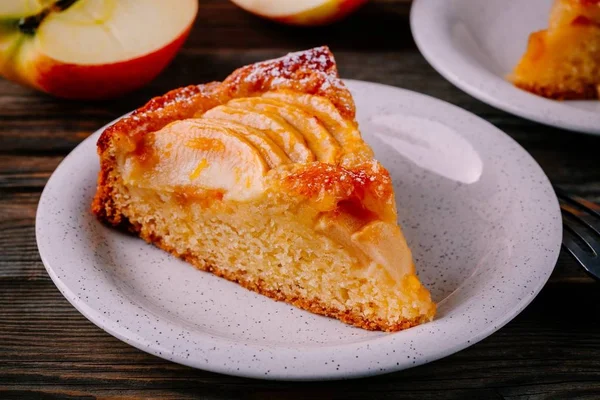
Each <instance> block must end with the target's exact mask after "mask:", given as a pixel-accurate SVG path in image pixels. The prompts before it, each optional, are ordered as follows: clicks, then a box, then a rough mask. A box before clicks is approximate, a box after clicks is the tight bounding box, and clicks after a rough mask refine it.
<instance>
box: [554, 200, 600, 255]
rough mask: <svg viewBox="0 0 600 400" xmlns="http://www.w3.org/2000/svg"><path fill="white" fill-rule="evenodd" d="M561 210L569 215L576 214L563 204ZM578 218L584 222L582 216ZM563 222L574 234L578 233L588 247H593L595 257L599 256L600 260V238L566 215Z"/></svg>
mask: <svg viewBox="0 0 600 400" xmlns="http://www.w3.org/2000/svg"><path fill="white" fill-rule="evenodd" d="M561 210H562V211H563V213H565V214H567V215H569V216H573V215H574V214H573V213H572V212H571V211H570V210H569V209H565V208H564V207H562V205H561ZM575 218H577V217H576V216H575ZM577 220H578V221H579V222H582V221H581V219H580V218H577ZM563 224H564V226H566V227H567V228H568V230H570V231H571V232H572V233H573V234H574V235H576V236H577V237H578V238H579V239H581V240H582V241H583V242H585V244H586V245H588V247H589V248H590V249H592V251H593V252H594V254H595V256H596V257H595V258H598V259H599V261H600V238H598V237H594V236H592V234H591V233H590V232H588V231H587V230H586V229H584V228H583V227H582V226H581V225H579V224H577V223H575V222H573V221H572V220H570V219H569V218H565V216H563ZM585 225H587V224H585Z"/></svg>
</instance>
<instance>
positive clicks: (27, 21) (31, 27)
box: [18, 0, 77, 35]
mask: <svg viewBox="0 0 600 400" xmlns="http://www.w3.org/2000/svg"><path fill="white" fill-rule="evenodd" d="M76 2H77V0H57V1H55V2H54V4H52V5H51V6H50V7H46V8H45V9H43V10H42V11H41V12H40V13H39V14H36V15H31V16H29V17H25V18H21V19H20V20H19V25H18V26H19V30H20V31H21V32H23V33H25V34H26V35H33V34H34V33H35V31H36V29H37V28H38V27H39V26H40V24H41V23H42V21H43V20H44V18H46V17H47V16H48V14H50V12H51V11H64V10H66V9H67V8H69V7H71V6H72V5H73V4H75V3H76Z"/></svg>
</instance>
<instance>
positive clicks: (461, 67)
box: [410, 0, 600, 135]
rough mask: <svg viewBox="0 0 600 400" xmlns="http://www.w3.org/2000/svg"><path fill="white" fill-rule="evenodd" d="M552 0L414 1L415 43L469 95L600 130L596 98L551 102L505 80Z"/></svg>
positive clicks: (559, 123)
mask: <svg viewBox="0 0 600 400" xmlns="http://www.w3.org/2000/svg"><path fill="white" fill-rule="evenodd" d="M552 3H553V0H527V1H522V0H485V1H481V0H415V1H414V3H413V6H412V10H411V16H410V22H411V28H412V32H413V36H414V39H415V42H416V43H417V46H418V47H419V50H420V51H421V53H423V56H424V57H425V58H426V59H427V61H429V63H430V64H431V65H432V66H433V67H434V68H435V69H436V70H437V71H438V72H439V73H440V74H442V75H443V76H444V77H445V78H446V79H448V80H449V81H450V82H452V83H453V84H455V85H456V86H458V87H459V88H460V89H462V90H464V91H465V92H467V93H469V94H470V95H472V96H473V97H476V98H478V99H479V100H481V101H483V102H486V103H488V104H490V105H492V106H495V107H497V108H499V109H501V110H504V111H507V112H510V113H513V114H515V115H518V116H521V117H523V118H528V119H531V120H533V121H537V122H541V123H544V124H547V125H551V126H556V127H560V128H565V129H570V130H574V131H579V132H584V133H591V134H596V135H600V101H592V100H590V101H562V102H561V101H555V100H548V99H545V98H543V97H540V96H536V95H534V94H531V93H528V92H526V91H523V90H520V89H518V88H516V87H514V86H513V85H512V84H511V83H509V82H508V81H507V80H506V76H507V75H508V74H509V73H510V72H511V71H512V69H513V68H514V66H515V65H516V64H517V62H518V61H519V59H520V57H521V56H522V55H523V53H524V52H525V49H526V47H527V40H528V37H529V34H530V33H532V32H534V31H537V30H540V29H544V28H546V27H547V25H548V19H549V14H550V8H551V6H552Z"/></svg>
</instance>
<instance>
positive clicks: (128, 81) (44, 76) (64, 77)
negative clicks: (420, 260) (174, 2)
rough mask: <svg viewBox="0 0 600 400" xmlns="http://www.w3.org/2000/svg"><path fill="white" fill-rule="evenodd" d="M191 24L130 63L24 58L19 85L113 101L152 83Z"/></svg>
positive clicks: (40, 56)
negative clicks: (84, 62)
mask: <svg viewBox="0 0 600 400" xmlns="http://www.w3.org/2000/svg"><path fill="white" fill-rule="evenodd" d="M191 27H192V26H191V25H190V26H188V27H187V28H186V29H185V31H184V32H182V34H181V35H180V36H179V37H177V38H176V39H175V40H173V41H172V42H171V43H168V44H167V45H165V46H164V47H162V48H161V49H159V50H157V51H154V52H152V53H149V54H145V55H142V56H139V57H136V58H133V59H130V60H125V61H120V62H116V63H111V64H103V65H77V64H66V63H64V62H61V61H58V60H54V59H52V58H50V57H48V56H47V55H45V54H37V55H34V56H30V57H28V58H29V60H31V61H30V62H28V63H27V64H28V65H27V67H26V68H25V69H24V70H23V71H20V73H19V75H20V76H19V79H18V80H19V82H20V83H22V84H25V85H28V86H33V87H35V88H37V89H39V90H41V91H43V92H46V93H48V94H51V95H53V96H56V97H61V98H66V99H81V100H96V99H98V100H99V99H108V98H114V97H117V96H119V95H121V94H124V93H127V92H130V91H133V90H135V89H138V88H140V87H142V86H144V85H145V84H146V83H148V82H150V81H151V80H153V79H154V78H155V77H156V76H157V75H158V74H159V73H160V72H161V71H162V70H163V69H164V68H165V67H166V66H167V65H168V64H169V63H170V62H171V60H172V59H173V58H174V57H175V55H176V54H177V52H178V51H179V49H180V48H181V46H182V45H183V43H184V42H185V40H186V39H187V36H188V35H189V33H190V30H191Z"/></svg>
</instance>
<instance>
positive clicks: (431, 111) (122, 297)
mask: <svg viewBox="0 0 600 400" xmlns="http://www.w3.org/2000/svg"><path fill="white" fill-rule="evenodd" d="M347 84H348V87H349V88H350V90H351V92H352V94H353V96H354V99H355V101H356V107H357V111H358V121H359V123H360V127H361V131H362V132H363V135H364V137H365V139H366V140H367V142H368V143H369V144H371V145H372V146H373V149H374V150H375V154H376V155H377V158H378V159H379V160H380V161H381V162H382V164H383V165H384V166H385V167H387V169H388V170H389V171H390V174H391V176H392V179H393V181H394V187H395V190H396V198H397V204H398V214H399V215H400V222H401V224H402V226H403V228H404V232H405V234H406V237H407V240H408V242H409V245H410V246H411V248H412V250H413V254H414V256H415V263H416V265H417V270H418V272H419V275H420V277H421V279H422V280H423V283H424V284H425V285H426V286H427V287H428V288H429V289H431V292H432V295H433V298H434V300H435V301H436V302H438V305H439V308H438V314H437V316H436V318H435V320H434V321H433V322H431V323H427V324H424V325H421V326H417V327H415V328H411V329H408V330H406V331H402V332H397V333H392V334H390V333H382V332H369V331H365V330H362V329H358V328H353V327H350V326H348V325H345V324H343V323H341V322H340V321H338V320H335V319H331V318H325V317H322V316H318V315H314V314H311V313H309V312H306V311H302V310H299V309H297V308H295V307H292V306H289V305H287V304H285V303H278V302H275V301H273V300H271V299H268V298H266V297H263V296H260V295H258V294H256V293H253V292H250V291H248V290H245V289H243V288H241V287H239V286H237V285H235V284H233V283H231V282H228V281H226V280H224V279H221V278H218V277H216V276H214V275H211V274H209V273H205V272H200V271H198V270H196V269H194V268H193V267H191V266H190V265H188V264H186V263H185V262H183V261H181V260H178V259H176V258H174V257H172V256H170V255H169V254H167V253H165V252H163V251H161V250H159V249H156V248H154V247H153V246H150V245H148V244H146V243H144V242H143V241H142V240H140V239H138V238H135V237H131V236H129V235H125V234H122V233H120V232H118V231H115V230H113V229H109V228H107V227H105V226H103V225H102V224H100V223H99V222H98V221H97V220H96V219H95V218H94V216H93V215H92V214H91V212H90V202H91V200H92V197H93V195H94V192H95V188H96V178H97V174H98V159H97V156H96V140H97V138H98V136H99V134H100V131H98V132H97V133H96V134H94V135H92V136H91V137H90V138H88V139H87V140H85V141H84V142H83V143H82V144H81V145H79V146H78V147H77V148H76V149H75V150H74V151H73V152H72V153H71V154H70V155H69V156H67V158H66V159H65V160H64V161H63V162H62V163H61V165H60V166H59V167H58V168H57V170H56V171H55V172H54V174H53V175H52V177H51V178H50V180H49V181H48V184H47V186H46V188H45V189H44V192H43V194H42V197H41V200H40V204H39V207H38V213H37V221H36V235H37V241H38V246H39V250H40V254H41V256H42V261H43V262H44V265H45V266H46V269H47V270H48V274H49V275H50V277H51V278H52V279H53V281H54V282H55V284H56V286H57V287H58V288H59V289H60V290H61V292H62V293H63V294H64V296H65V297H66V298H67V299H68V300H69V301H70V302H71V303H72V304H73V305H74V306H75V307H76V308H77V309H78V310H79V311H80V312H81V313H82V314H84V315H85V316H86V317H87V318H89V319H90V320H91V321H92V322H94V323H95V324H96V325H98V326H99V327H101V328H102V329H104V330H106V331H107V332H109V333H110V334H112V335H114V336H116V337H118V338H120V339H121V340H124V341H125V342H127V343H130V344H131V345H133V346H135V347H138V348H139V349H141V350H144V351H147V352H149V353H152V354H155V355H157V356H159V357H163V358H166V359H168V360H172V361H175V362H178V363H182V364H185V365H189V366H192V367H196V368H202V369H207V370H211V371H215V372H221V373H226V374H232V375H240V376H247V377H254V378H271V379H334V378H349V377H357V376H366V375H373V374H380V373H384V372H391V371H395V370H400V369H403V368H409V367H412V366H415V365H419V364H423V363H426V362H429V361H432V360H435V359H438V358H440V357H444V356H446V355H448V354H451V353H453V352H456V351H458V350H461V349H463V348H465V347H467V346H470V345H471V344H474V343H476V342H477V341H479V340H481V339H483V338H485V337H486V336H488V335H490V334H491V333H493V332H494V331H496V330H497V329H499V328H500V327H501V326H503V325H504V324H506V323H507V322H508V321H510V320H511V319H512V318H513V317H514V316H515V315H517V314H518V313H519V312H520V311H521V310H522V309H523V308H524V307H525V306H526V305H527V304H529V302H530V301H531V300H532V299H533V298H534V297H535V296H536V294H537V293H538V292H539V290H540V289H541V288H542V286H543V285H544V283H545V282H546V280H547V279H548V276H549V275H550V273H551V271H552V269H553V268H554V264H555V262H556V259H557V257H558V253H559V250H560V242H561V233H562V230H561V226H562V225H561V217H560V211H559V208H558V202H557V200H556V197H555V195H554V192H553V190H552V187H551V186H550V183H549V182H548V179H547V178H546V176H545V175H544V173H543V172H542V170H541V169H540V167H539V166H538V165H537V164H536V162H535V161H534V160H533V159H532V158H531V157H530V156H529V154H527V153H526V152H525V150H523V149H522V148H521V147H520V146H519V145H518V144H517V143H516V142H514V141H513V140H512V139H511V138H509V137H508V136H507V135H505V134H504V133H502V132H501V131H499V130H498V129H497V128H495V127H494V126H492V125H491V124H489V123H487V122H485V121H483V120H482V119H480V118H478V117H476V116H474V115H472V114H470V113H468V112H466V111H464V110H461V109H459V108H457V107H455V106H452V105H450V104H447V103H444V102H442V101H440V100H436V99H434V98H431V97H428V96H424V95H421V94H418V93H413V92H409V91H406V90H401V89H397V88H393V87H389V86H384V85H378V84H374V83H367V82H359V81H347Z"/></svg>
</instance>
